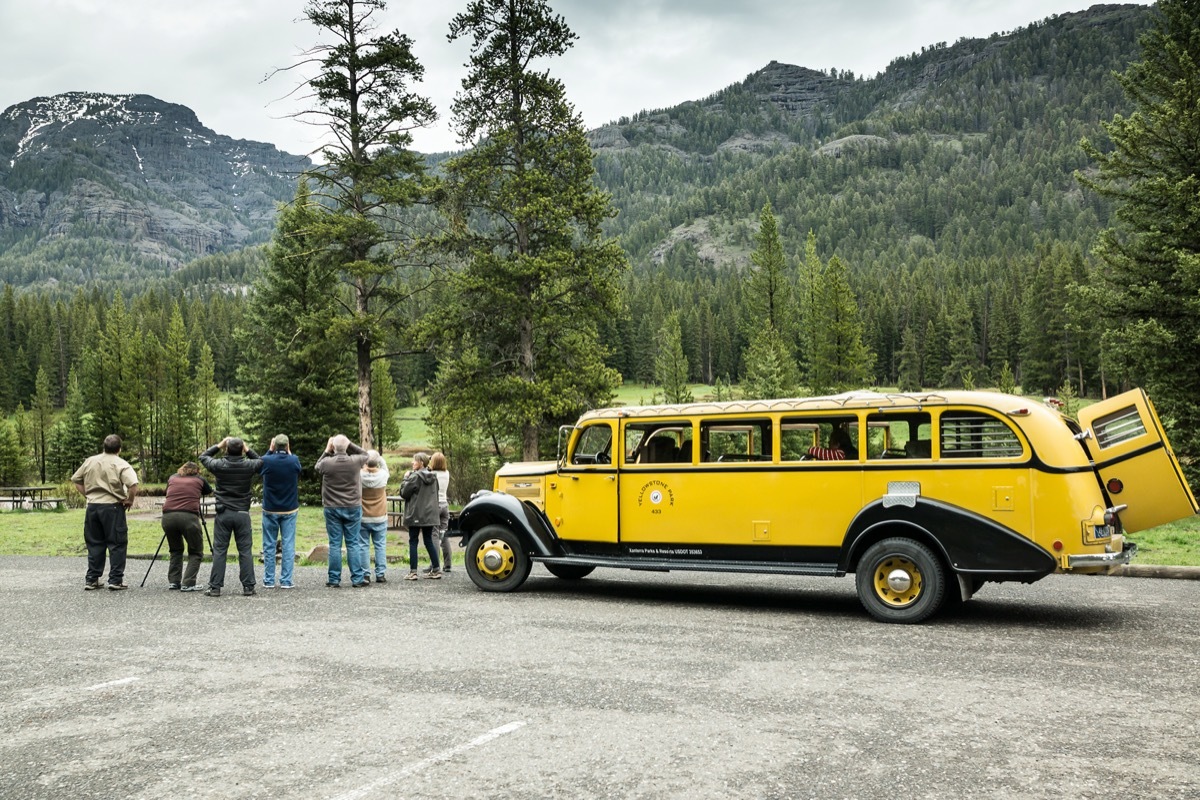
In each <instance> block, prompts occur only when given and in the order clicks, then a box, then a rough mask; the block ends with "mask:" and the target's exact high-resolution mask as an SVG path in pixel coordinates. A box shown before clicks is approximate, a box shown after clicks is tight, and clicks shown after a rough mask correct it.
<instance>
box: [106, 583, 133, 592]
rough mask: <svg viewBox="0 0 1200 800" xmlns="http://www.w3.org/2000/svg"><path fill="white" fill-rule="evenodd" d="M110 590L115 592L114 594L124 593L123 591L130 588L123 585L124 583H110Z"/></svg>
mask: <svg viewBox="0 0 1200 800" xmlns="http://www.w3.org/2000/svg"><path fill="white" fill-rule="evenodd" d="M108 588H109V589H110V590H111V591H114V592H123V591H125V590H126V589H128V588H129V587H128V586H126V585H125V584H123V583H110V584H109V585H108Z"/></svg>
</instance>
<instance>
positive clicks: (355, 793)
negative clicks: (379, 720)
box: [330, 720, 525, 800]
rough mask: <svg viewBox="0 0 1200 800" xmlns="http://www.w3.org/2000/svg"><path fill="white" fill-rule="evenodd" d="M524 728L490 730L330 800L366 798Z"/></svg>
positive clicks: (513, 724)
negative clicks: (413, 775)
mask: <svg viewBox="0 0 1200 800" xmlns="http://www.w3.org/2000/svg"><path fill="white" fill-rule="evenodd" d="M524 726H525V723H524V721H520V720H518V721H517V722H510V723H508V724H507V725H501V726H500V727H499V728H495V729H493V730H490V731H488V732H487V733H485V734H483V735H482V736H479V737H477V738H475V739H472V740H471V741H469V742H467V743H466V744H460V745H458V746H456V747H451V748H450V749H449V750H443V751H442V752H440V753H438V754H436V755H432V756H430V757H429V758H424V759H421V760H420V761H418V762H416V763H415V764H409V765H408V766H407V767H404V768H403V769H399V770H396V771H395V772H393V773H390V774H388V775H384V776H383V777H382V778H378V779H377V780H373V781H371V782H370V783H368V784H365V785H363V786H360V787H358V788H357V789H351V790H350V791H348V792H346V793H345V794H339V795H334V796H333V797H332V798H330V800H357V799H358V798H360V797H366V796H367V795H368V794H370V793H371V792H373V791H375V790H376V789H380V788H382V787H384V786H387V785H388V784H391V783H395V782H396V781H398V780H400V779H401V778H406V777H408V776H409V775H412V774H414V773H417V772H420V771H421V770H423V769H426V768H428V767H431V766H433V765H434V764H439V763H441V762H443V761H449V760H450V759H452V758H454V757H455V756H456V755H458V754H460V753H465V752H466V751H468V750H472V749H474V748H476V747H479V746H480V745H484V744H487V743H488V742H490V741H492V740H493V739H498V738H500V737H501V736H503V735H505V734H506V733H512V732H513V731H515V730H518V729H519V728H522V727H524Z"/></svg>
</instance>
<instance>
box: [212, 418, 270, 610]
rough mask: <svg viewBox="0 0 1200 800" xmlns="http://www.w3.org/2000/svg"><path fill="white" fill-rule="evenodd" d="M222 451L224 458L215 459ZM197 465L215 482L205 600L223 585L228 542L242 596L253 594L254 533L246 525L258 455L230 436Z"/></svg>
mask: <svg viewBox="0 0 1200 800" xmlns="http://www.w3.org/2000/svg"><path fill="white" fill-rule="evenodd" d="M221 448H224V449H225V457H224V458H216V455H217V453H218V452H219V451H220V450H221ZM200 463H201V464H203V465H204V468H205V469H207V470H208V471H209V472H211V473H212V474H213V477H215V478H216V479H217V488H216V490H215V491H214V492H213V495H214V502H215V506H216V509H215V510H216V512H217V513H216V518H215V519H214V521H213V560H212V569H211V570H210V571H209V573H208V591H206V592H205V593H204V594H205V595H206V596H208V597H220V596H221V587H222V586H224V585H225V557H226V555H227V554H228V553H229V538H230V535H231V534H232V536H233V539H234V541H235V542H237V550H238V572H239V573H240V576H239V577H240V578H241V580H242V594H244V595H246V596H247V597H249V596H250V595H253V594H254V593H255V592H254V531H253V529H252V527H251V525H250V499H251V494H250V487H251V485H252V484H253V482H254V476H255V475H257V474H258V473H259V471H260V470H262V460H261V459H259V457H258V453H256V452H254V451H253V450H250V449H247V448H246V443H245V442H243V441H242V440H241V439H238V438H236V437H233V436H226V437H225V438H224V439H222V440H221V441H219V442H217V443H216V444H214V445H213V446H212V447H210V448H208V449H207V450H205V451H204V452H203V453H201V454H200Z"/></svg>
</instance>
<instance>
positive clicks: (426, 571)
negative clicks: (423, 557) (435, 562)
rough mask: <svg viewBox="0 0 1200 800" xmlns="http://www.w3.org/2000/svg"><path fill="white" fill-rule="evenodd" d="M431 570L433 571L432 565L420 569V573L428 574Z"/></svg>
mask: <svg viewBox="0 0 1200 800" xmlns="http://www.w3.org/2000/svg"><path fill="white" fill-rule="evenodd" d="M431 572H433V567H426V568H425V569H423V570H421V574H422V575H428V574H429V573H431Z"/></svg>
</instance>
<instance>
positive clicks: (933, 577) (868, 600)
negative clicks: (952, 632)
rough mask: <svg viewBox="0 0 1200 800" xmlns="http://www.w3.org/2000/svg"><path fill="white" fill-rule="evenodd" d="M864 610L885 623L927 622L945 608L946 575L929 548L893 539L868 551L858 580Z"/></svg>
mask: <svg viewBox="0 0 1200 800" xmlns="http://www.w3.org/2000/svg"><path fill="white" fill-rule="evenodd" d="M854 583H855V588H856V589H857V590H858V599H859V602H861V603H862V605H863V608H865V609H866V610H867V613H868V614H870V615H871V616H872V617H874V618H875V619H877V620H880V621H881V622H898V623H906V624H913V623H917V622H923V621H924V620H926V619H928V618H929V617H930V616H932V615H933V614H934V613H936V612H937V610H938V609H939V608H941V606H942V601H943V599H944V598H945V595H946V572H945V570H944V569H943V568H942V563H941V562H940V561H939V560H938V558H937V556H935V555H934V554H933V551H932V550H930V549H929V548H928V547H926V546H925V545H923V544H921V543H920V542H917V541H913V540H912V539H903V538H893V539H884V540H883V541H880V542H876V543H875V544H873V545H871V546H870V547H869V548H867V552H865V553H863V557H862V558H861V559H860V560H859V562H858V570H857V572H856V573H855V577H854Z"/></svg>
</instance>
